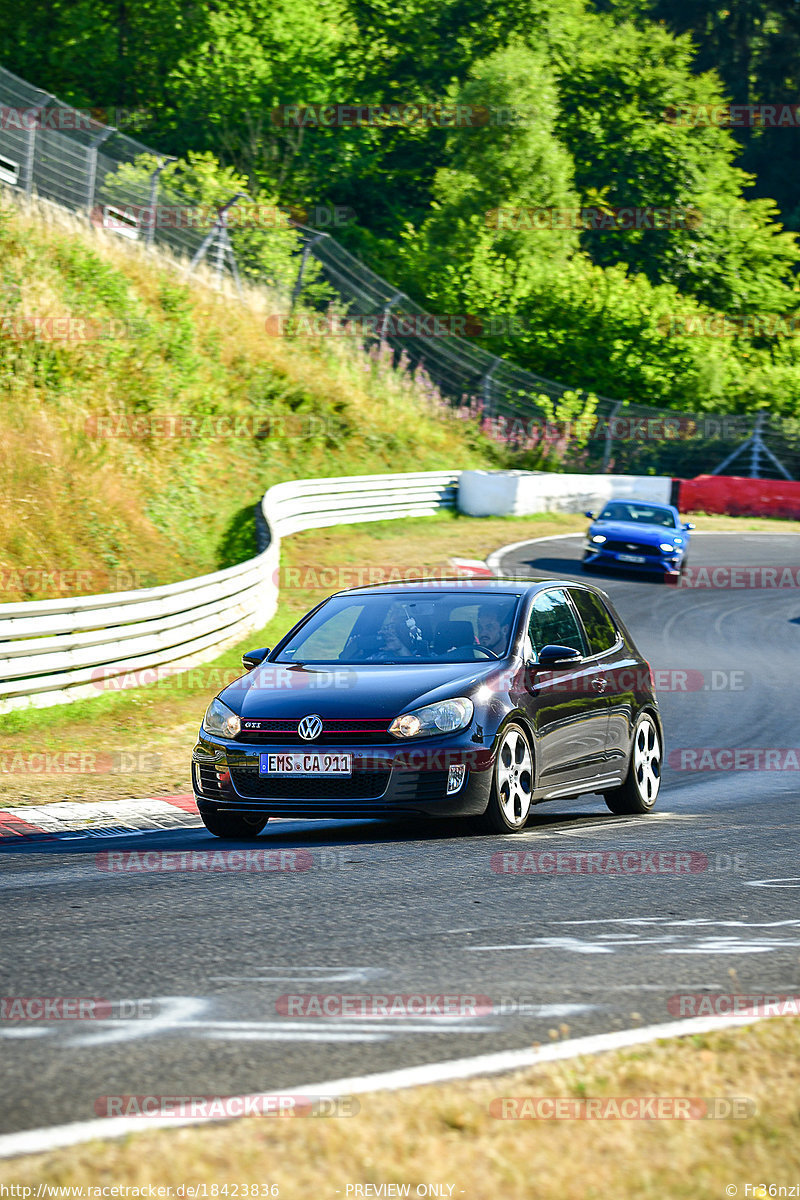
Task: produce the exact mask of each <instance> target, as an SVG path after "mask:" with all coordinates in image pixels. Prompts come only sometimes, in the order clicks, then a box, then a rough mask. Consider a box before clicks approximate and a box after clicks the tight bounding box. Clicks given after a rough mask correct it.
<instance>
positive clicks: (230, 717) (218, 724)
mask: <svg viewBox="0 0 800 1200" xmlns="http://www.w3.org/2000/svg"><path fill="white" fill-rule="evenodd" d="M241 728H242V722H241V721H240V720H239V718H238V717H237V715H236V713H235V712H232V711H231V710H230V709H229V708H228V706H227V704H223V703H222V701H221V700H212V701H211V703H210V704H209V706H208V708H207V709H206V715H205V716H204V717H203V729H205V731H206V733H216V734H218V736H219V737H228V738H233V737H236V735H237V733H238V732H239V730H240V729H241Z"/></svg>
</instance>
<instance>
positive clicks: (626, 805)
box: [603, 713, 662, 816]
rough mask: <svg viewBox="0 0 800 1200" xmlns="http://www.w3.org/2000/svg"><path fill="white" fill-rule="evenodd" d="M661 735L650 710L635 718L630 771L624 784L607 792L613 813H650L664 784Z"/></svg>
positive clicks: (620, 814)
mask: <svg viewBox="0 0 800 1200" xmlns="http://www.w3.org/2000/svg"><path fill="white" fill-rule="evenodd" d="M661 754H662V749H661V737H660V735H659V732H658V726H657V725H656V723H655V720H654V719H653V717H652V716H651V715H650V713H642V715H641V716H640V717H639V720H638V721H637V722H636V728H635V730H634V733H633V744H632V746H631V760H630V765H629V767H628V774H627V775H626V777H625V782H624V783H623V784H622V786H621V787H618V788H614V790H613V791H611V792H606V793H605V794H604V797H603V798H604V799H605V802H606V804H607V805H608V807H609V808H610V809H611V811H612V813H616V814H617V815H618V816H622V815H623V814H631V813H649V812H650V811H651V810H652V808H653V806H654V805H655V802H656V800H657V799H658V793H659V790H660V788H661Z"/></svg>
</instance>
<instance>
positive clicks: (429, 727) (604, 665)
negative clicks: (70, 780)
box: [192, 580, 664, 838]
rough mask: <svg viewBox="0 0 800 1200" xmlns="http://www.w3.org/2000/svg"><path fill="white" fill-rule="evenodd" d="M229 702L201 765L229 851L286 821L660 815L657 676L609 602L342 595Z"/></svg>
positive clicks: (548, 594)
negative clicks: (592, 800)
mask: <svg viewBox="0 0 800 1200" xmlns="http://www.w3.org/2000/svg"><path fill="white" fill-rule="evenodd" d="M243 665H244V667H245V669H246V671H247V674H246V675H244V676H243V677H242V678H241V679H239V680H236V681H234V682H233V683H231V684H230V685H229V686H228V687H226V688H225V689H224V690H223V691H222V692H221V693H220V694H219V696H217V697H216V699H214V700H212V702H211V704H210V705H209V707H208V710H207V712H206V715H205V717H204V718H203V723H202V727H201V729H200V733H199V736H198V739H197V744H196V746H195V748H194V753H193V755H192V759H193V762H192V775H193V783H194V793H195V797H196V800H197V806H198V809H199V811H200V815H201V816H202V818H203V822H204V823H205V825H206V828H207V829H208V830H209V831H210V832H211V833H213V834H216V835H217V836H218V837H223V838H236V837H251V836H255V835H257V834H258V833H259V832H260V831H261V830H262V829H263V828H264V826H265V825H266V823H267V821H268V819H269V818H270V817H306V818H308V817H311V818H315V817H331V816H334V817H336V816H338V817H395V818H396V817H402V816H414V815H416V816H421V815H426V816H431V817H444V816H450V817H452V816H465V817H466V816H469V817H473V818H479V819H480V820H481V821H482V823H483V824H484V825H485V826H486V827H487V828H488V829H489V830H492V831H494V832H498V833H514V832H515V831H517V830H520V829H522V828H523V827H524V826H525V823H526V821H527V819H528V816H529V813H530V810H531V805H532V804H536V803H538V802H539V801H542V800H561V799H564V798H565V797H567V796H578V795H580V794H581V793H583V792H595V793H600V794H602V795H603V797H604V798H605V801H606V804H607V805H608V807H609V808H610V809H611V811H612V812H615V813H623V812H624V813H647V812H649V811H650V810H651V809H652V807H653V805H654V804H655V801H656V797H657V796H658V791H659V786H660V782H661V763H662V761H663V744H664V743H663V732H662V728H661V718H660V715H659V710H658V703H657V701H656V697H655V694H654V691H653V685H652V677H651V673H650V668H649V665H648V663H647V661H646V660H645V659H644V658H643V657H642V656H641V654H640V653H639V651H638V650H637V649H636V646H635V644H634V642H633V641H632V639H631V636H630V634H629V633H628V631H627V630H626V628H625V626H624V625H623V624H622V621H621V620H620V619H619V616H618V615H617V614H616V613H615V612H614V610H613V608H612V607H611V605H610V604H609V601H608V598H607V597H606V596H605V595H604V594H603V593H602V592H600V591H598V590H597V589H595V588H592V587H589V586H587V585H586V584H577V583H575V582H561V583H559V582H558V581H553V580H549V581H545V580H543V581H541V582H533V581H526V582H519V581H506V580H480V581H478V580H452V581H435V582H434V581H431V582H430V583H405V582H401V583H397V584H384V585H378V586H376V587H367V588H356V589H353V590H352V591H347V592H339V593H337V594H336V595H333V596H330V597H329V598H328V599H327V600H325V601H323V602H322V603H321V604H319V605H317V607H316V608H314V609H312V611H311V612H310V613H308V615H307V616H306V617H304V618H303V619H302V620H301V621H300V622H299V623H298V624H297V625H296V626H295V627H294V628H293V629H291V630H290V631H289V632H288V633H287V634H286V635H285V637H283V638H282V639H281V641H280V642H279V643H278V645H277V646H276V647H275V648H274V649H272V650H266V649H260V650H253V651H250V652H249V653H248V654H246V655H245V656H244V659H243Z"/></svg>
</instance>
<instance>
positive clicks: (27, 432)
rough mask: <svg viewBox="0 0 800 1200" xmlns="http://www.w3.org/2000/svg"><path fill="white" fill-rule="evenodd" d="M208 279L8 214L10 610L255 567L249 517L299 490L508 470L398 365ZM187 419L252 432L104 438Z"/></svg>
mask: <svg viewBox="0 0 800 1200" xmlns="http://www.w3.org/2000/svg"><path fill="white" fill-rule="evenodd" d="M201 284H202V280H198V281H197V282H186V280H185V278H184V276H183V274H182V273H181V271H180V269H179V264H176V263H175V262H174V261H173V260H170V259H169V258H167V257H165V256H163V255H156V254H152V253H149V254H148V253H145V252H143V251H142V250H141V248H135V247H129V246H126V245H125V244H120V239H114V238H113V237H111V236H109V235H106V234H103V233H102V232H99V231H97V230H94V229H92V228H89V227H87V226H85V225H83V224H81V223H80V222H78V221H77V220H76V219H75V218H72V217H69V216H67V215H65V214H58V213H55V212H54V211H53V210H52V209H50V208H48V207H44V208H41V209H34V210H31V211H24V210H20V209H18V208H15V207H12V206H10V205H9V204H8V203H7V202H6V203H5V204H3V203H0V344H1V345H2V356H1V357H0V397H2V400H1V401H0V402H1V403H2V409H3V437H2V439H0V602H2V601H14V600H17V599H23V600H24V599H35V598H45V597H48V596H52V595H58V594H67V595H76V594H86V593H91V592H98V591H104V590H108V589H107V588H106V587H103V586H102V581H103V579H104V577H105V575H106V574H107V573H108V572H113V571H117V570H124V571H127V572H131V573H133V574H134V575H135V579H136V583H137V584H138V586H146V585H149V584H156V583H165V582H171V581H174V580H177V579H181V578H186V577H189V576H192V575H196V574H201V573H203V572H204V571H210V570H215V569H217V568H219V567H220V566H225V565H228V563H229V562H230V561H238V560H239V559H241V558H244V557H246V556H247V553H248V552H249V553H252V552H254V548H253V540H252V520H253V518H252V509H253V507H254V506H255V504H256V503H257V502H258V500H259V499H260V497H261V496H262V495H263V493H264V492H265V491H266V489H267V488H268V487H269V486H271V485H272V484H274V483H277V482H279V481H280V480H283V479H290V478H298V477H303V476H318V475H335V474H358V473H361V472H364V473H368V472H375V471H403V470H425V469H439V468H449V467H452V464H453V463H454V462H455V463H458V464H459V465H460V466H487V465H500V464H501V460H502V459H503V455H504V452H503V451H501V450H500V448H499V447H497V446H495V445H494V444H493V443H491V442H489V440H488V439H487V438H485V437H483V435H481V434H480V433H478V432H477V430H476V427H475V425H474V423H468V422H465V421H461V420H459V419H457V418H456V417H455V416H453V414H452V411H450V410H447V409H446V407H443V406H441V405H437V404H436V402H435V398H433V397H432V396H431V394H430V392H429V391H428V390H426V389H425V388H424V387H423V386H421V385H418V384H416V383H415V382H414V381H413V380H412V379H411V378H410V377H409V376H408V375H403V374H400V373H398V372H396V371H394V370H392V369H391V366H390V365H389V363H388V362H387V361H386V360H385V359H384V360H380V359H379V358H376V357H374V356H373V357H371V356H369V355H367V354H366V353H364V352H363V351H362V350H361V349H360V347H357V346H356V345H354V344H353V343H352V342H350V341H348V340H347V339H336V338H316V339H315V338H305V339H298V338H283V337H274V336H273V337H270V336H267V334H266V333H265V329H264V317H265V314H266V313H267V312H268V311H270V309H271V308H274V307H281V306H283V307H285V302H284V301H282V300H281V298H280V297H279V296H276V295H272V294H270V293H268V292H266V291H264V290H259V289H256V288H249V289H248V290H247V296H246V299H247V303H246V304H245V305H240V304H238V303H237V302H236V301H235V300H234V299H233V298H232V297H231V296H230V295H228V294H225V293H217V292H215V291H214V290H213V289H212V288H209V287H203V286H201ZM25 317H27V318H34V317H35V318H62V317H67V318H71V319H73V320H74V321H79V320H84V321H94V322H98V323H103V322H106V323H107V322H109V321H111V320H112V319H113V320H116V321H117V322H118V323H119V322H120V321H122V320H128V321H132V322H136V323H137V326H136V328H137V334H136V336H132V337H109V338H97V337H94V338H91V339H89V340H80V339H71V340H70V339H67V340H65V339H63V338H59V339H53V338H50V339H48V338H46V337H44V338H39V339H36V338H33V337H29V336H26V337H18V336H2V335H3V334H8V331H9V330H14V329H15V328H17V326H16V325H15V322H16V323H17V325H18V323H19V321H20V320H21V319H22V318H25ZM102 328H108V326H107V324H106V325H102ZM181 416H188V417H193V418H202V417H206V418H209V419H214V418H219V417H223V418H238V419H239V420H240V422H244V423H245V424H240V426H239V429H240V432H239V433H238V434H237V433H234V434H232V435H222V436H215V435H214V434H213V432H210V429H211V427H210V426H209V425H207V426H206V432H202V431H201V432H199V433H197V434H196V435H194V436H181V437H176V436H165V435H164V434H163V432H161V431H160V430H159V428H158V426H154V427H153V432H152V433H149V434H147V435H146V436H135V437H119V436H114V437H98V436H96V434H95V433H94V432H93V430H92V425H91V422H92V421H94V420H96V419H97V418H103V417H123V418H132V417H137V418H144V419H145V420H150V419H152V418H157V419H164V418H170V419H171V418H175V417H181ZM259 423H260V424H261V435H259V433H258V430H259ZM162 429H163V426H162ZM242 429H244V430H245V432H244V433H242V432H241V430H242ZM245 543H246V546H245ZM64 571H79V572H81V573H82V578H81V579H80V580H78V583H77V586H76V585H75V582H74V581H73V579H72V577H70V578H68V579H67V581H66V582H65V583H64V582H63V580H62V581H61V582H57V583H56V584H53V583H52V581H51V580H49V579H48V575H49V576H54V574H55V573H56V572H64ZM15 572H26V573H27V574H25V575H24V576H22V577H20V576H18V575H17V574H15ZM56 579H57V580H58V576H56ZM98 581H99V582H100V586H98Z"/></svg>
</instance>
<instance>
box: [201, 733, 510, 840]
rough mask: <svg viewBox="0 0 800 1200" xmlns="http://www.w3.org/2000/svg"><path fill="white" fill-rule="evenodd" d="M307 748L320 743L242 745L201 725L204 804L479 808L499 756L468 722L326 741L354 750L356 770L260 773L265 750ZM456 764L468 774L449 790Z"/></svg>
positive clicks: (367, 812)
mask: <svg viewBox="0 0 800 1200" xmlns="http://www.w3.org/2000/svg"><path fill="white" fill-rule="evenodd" d="M301 749H305V750H314V745H313V743H306V744H305V745H304V746H302V747H299V746H298V745H297V744H296V743H295V744H284V745H276V744H275V743H270V744H264V745H253V744H247V745H242V744H241V743H239V742H236V741H228V740H226V739H224V738H218V737H216V736H212V735H211V734H208V733H206V732H205V730H201V731H200V734H199V735H198V741H197V744H196V745H195V747H194V750H193V752H192V784H193V788H194V794H195V799H196V800H197V804H198V807H199V808H200V809H201V810H204V809H205V810H223V809H224V810H226V811H230V812H247V813H261V814H263V815H264V816H274V817H305V818H315V817H387V816H403V815H406V816H412V815H413V816H420V815H424V816H431V817H450V816H473V815H478V814H480V813H482V812H485V810H486V806H487V804H488V803H489V792H490V789H491V782H492V768H493V766H494V756H493V753H492V749H491V748H490V747H488V746H486V745H484V744H483V743H482V742H477V741H476V740H475V738H474V737H473V733H472V731H471V730H469V729H467V730H465V731H464V732H463V733H462V734H460V735H457V736H456V737H454V738H430V739H427V738H426V739H424V740H423V739H419V740H418V741H416V742H414V743H413V744H412V743H404V744H402V745H397V744H393V745H383V744H381V745H363V744H362V745H355V746H354V745H346V746H345V745H343V746H335V745H333V746H331V745H326V746H325V747H324V749H325V753H330V754H351V755H352V756H353V771H352V775H350V776H294V777H291V778H286V777H270V776H263V775H260V774H259V756H260V755H261V754H262V753H267V752H269V753H271V754H281V753H286V754H292V753H297V752H298V750H301ZM457 764H463V765H464V766H465V767H466V772H465V778H464V782H463V784H462V785H461V787H460V788H459V790H458V791H457V792H454V793H453V794H451V795H447V777H448V771H449V768H450V767H451V766H454V765H457Z"/></svg>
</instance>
